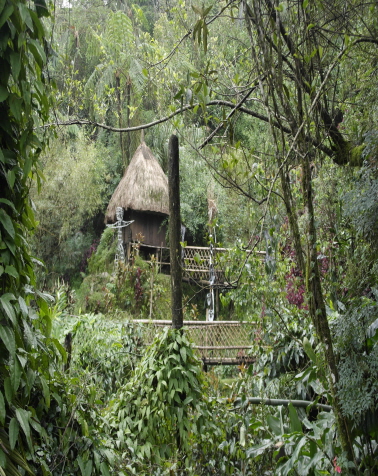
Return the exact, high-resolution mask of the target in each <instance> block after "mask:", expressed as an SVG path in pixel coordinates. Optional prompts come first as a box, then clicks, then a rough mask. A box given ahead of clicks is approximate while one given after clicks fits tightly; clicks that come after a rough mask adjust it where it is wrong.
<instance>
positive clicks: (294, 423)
mask: <svg viewBox="0 0 378 476" xmlns="http://www.w3.org/2000/svg"><path fill="white" fill-rule="evenodd" d="M288 408H289V416H290V429H291V431H299V432H301V431H302V424H301V422H300V420H299V418H298V414H297V410H296V409H295V407H294V405H293V404H292V403H289V405H288Z"/></svg>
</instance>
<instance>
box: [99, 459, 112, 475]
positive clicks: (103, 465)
mask: <svg viewBox="0 0 378 476" xmlns="http://www.w3.org/2000/svg"><path fill="white" fill-rule="evenodd" d="M100 471H101V474H102V476H110V473H109V468H108V465H107V464H106V463H105V461H103V462H102V463H101V464H100Z"/></svg>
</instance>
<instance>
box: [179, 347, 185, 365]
mask: <svg viewBox="0 0 378 476" xmlns="http://www.w3.org/2000/svg"><path fill="white" fill-rule="evenodd" d="M180 354H181V357H182V360H183V361H184V362H186V348H185V347H180Z"/></svg>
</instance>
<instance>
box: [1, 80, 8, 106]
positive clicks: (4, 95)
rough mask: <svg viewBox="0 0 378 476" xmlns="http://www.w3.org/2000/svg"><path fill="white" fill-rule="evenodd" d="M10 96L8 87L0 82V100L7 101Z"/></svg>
mask: <svg viewBox="0 0 378 476" xmlns="http://www.w3.org/2000/svg"><path fill="white" fill-rule="evenodd" d="M8 96H9V92H8V89H7V88H6V87H5V86H3V85H2V84H0V102H3V101H5V100H6V99H7V97H8Z"/></svg>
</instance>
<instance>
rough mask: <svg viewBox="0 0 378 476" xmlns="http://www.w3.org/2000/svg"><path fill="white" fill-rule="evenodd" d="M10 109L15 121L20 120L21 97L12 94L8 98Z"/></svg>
mask: <svg viewBox="0 0 378 476" xmlns="http://www.w3.org/2000/svg"><path fill="white" fill-rule="evenodd" d="M9 106H10V111H11V113H12V115H13V117H14V118H15V119H16V121H18V122H21V117H22V99H21V98H19V97H17V96H16V95H15V94H12V95H11V97H10V100H9Z"/></svg>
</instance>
